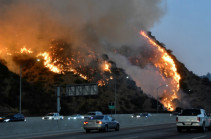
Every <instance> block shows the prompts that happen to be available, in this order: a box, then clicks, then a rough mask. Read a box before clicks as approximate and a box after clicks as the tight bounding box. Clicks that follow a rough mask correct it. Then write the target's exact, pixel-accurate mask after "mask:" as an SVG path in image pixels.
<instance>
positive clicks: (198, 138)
mask: <svg viewBox="0 0 211 139" xmlns="http://www.w3.org/2000/svg"><path fill="white" fill-rule="evenodd" d="M205 137H206V135H205V136H200V137H195V138H192V139H200V138H205Z"/></svg>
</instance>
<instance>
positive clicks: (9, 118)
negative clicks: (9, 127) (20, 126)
mask: <svg viewBox="0 0 211 139" xmlns="http://www.w3.org/2000/svg"><path fill="white" fill-rule="evenodd" d="M16 121H26V118H25V117H24V115H23V114H21V113H17V114H13V115H9V116H6V117H5V118H4V121H3V122H16Z"/></svg>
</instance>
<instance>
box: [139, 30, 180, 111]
mask: <svg viewBox="0 0 211 139" xmlns="http://www.w3.org/2000/svg"><path fill="white" fill-rule="evenodd" d="M140 35H142V36H143V37H144V38H145V39H147V40H148V42H149V44H150V45H151V46H153V47H154V48H155V49H156V50H157V51H156V59H157V61H156V62H154V65H155V67H157V68H158V69H159V71H160V74H161V76H162V77H163V79H164V80H165V78H171V79H172V80H171V84H170V85H169V87H170V88H171V93H172V94H171V95H170V94H169V92H168V93H167V92H166V91H165V90H164V92H163V98H162V100H161V103H162V104H163V105H164V107H165V108H167V110H169V111H173V110H175V107H176V106H174V104H173V100H174V99H176V98H178V95H177V93H178V91H179V88H180V86H179V82H180V79H181V76H180V75H179V73H178V72H177V68H176V64H175V62H174V60H173V59H172V58H171V56H170V55H169V54H168V53H167V52H166V50H165V49H164V48H163V47H162V46H160V45H159V44H157V43H156V41H154V40H153V39H152V38H150V37H149V36H148V35H147V34H146V33H145V32H144V31H140Z"/></svg>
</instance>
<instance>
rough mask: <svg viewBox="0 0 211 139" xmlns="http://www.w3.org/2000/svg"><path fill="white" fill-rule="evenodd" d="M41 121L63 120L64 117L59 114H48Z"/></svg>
mask: <svg viewBox="0 0 211 139" xmlns="http://www.w3.org/2000/svg"><path fill="white" fill-rule="evenodd" d="M42 119H43V120H63V119H64V116H61V115H59V113H48V114H47V115H46V116H44V117H42Z"/></svg>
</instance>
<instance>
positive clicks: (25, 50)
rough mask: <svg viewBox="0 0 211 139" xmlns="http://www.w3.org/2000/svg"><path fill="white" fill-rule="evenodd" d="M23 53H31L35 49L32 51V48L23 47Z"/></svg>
mask: <svg viewBox="0 0 211 139" xmlns="http://www.w3.org/2000/svg"><path fill="white" fill-rule="evenodd" d="M20 52H21V53H27V54H31V53H33V51H31V49H27V48H26V47H23V48H21V51H20Z"/></svg>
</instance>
